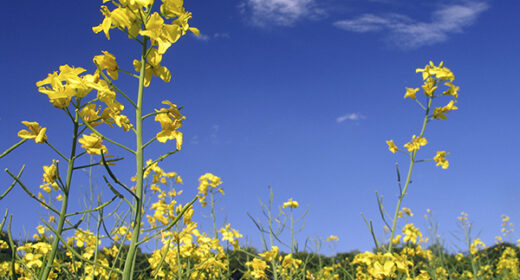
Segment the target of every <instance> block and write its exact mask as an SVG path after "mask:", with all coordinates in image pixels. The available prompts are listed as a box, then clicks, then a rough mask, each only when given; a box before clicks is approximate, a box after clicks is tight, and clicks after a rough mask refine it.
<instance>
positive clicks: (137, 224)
mask: <svg viewBox="0 0 520 280" xmlns="http://www.w3.org/2000/svg"><path fill="white" fill-rule="evenodd" d="M147 42H148V39H147V38H146V37H145V38H144V42H143V43H144V44H143V48H142V54H141V69H140V72H139V89H138V92H137V106H136V110H135V127H136V130H137V133H136V149H135V157H136V173H137V174H136V186H135V200H134V212H135V213H134V218H133V223H134V224H133V229H132V240H131V241H130V247H129V249H128V255H127V257H126V260H125V265H124V268H123V280H131V279H132V278H133V275H132V267H133V266H134V262H135V255H136V252H137V246H138V242H139V233H140V230H141V219H142V215H143V213H142V203H143V201H144V200H143V199H144V198H143V196H144V192H143V179H144V178H143V175H144V174H143V173H144V169H143V119H142V111H143V91H144V74H145V66H146V50H147Z"/></svg>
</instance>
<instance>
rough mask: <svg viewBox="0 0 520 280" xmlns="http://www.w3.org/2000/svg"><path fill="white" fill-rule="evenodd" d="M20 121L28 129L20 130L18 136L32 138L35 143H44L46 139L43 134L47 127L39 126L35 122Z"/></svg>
mask: <svg viewBox="0 0 520 280" xmlns="http://www.w3.org/2000/svg"><path fill="white" fill-rule="evenodd" d="M22 123H23V124H24V125H26V126H27V128H28V129H29V130H25V129H22V130H20V131H19V132H18V137H20V138H22V139H34V142H36V143H45V141H47V135H46V134H45V132H46V131H47V128H45V127H40V125H39V124H38V123H37V122H27V121H23V122H22Z"/></svg>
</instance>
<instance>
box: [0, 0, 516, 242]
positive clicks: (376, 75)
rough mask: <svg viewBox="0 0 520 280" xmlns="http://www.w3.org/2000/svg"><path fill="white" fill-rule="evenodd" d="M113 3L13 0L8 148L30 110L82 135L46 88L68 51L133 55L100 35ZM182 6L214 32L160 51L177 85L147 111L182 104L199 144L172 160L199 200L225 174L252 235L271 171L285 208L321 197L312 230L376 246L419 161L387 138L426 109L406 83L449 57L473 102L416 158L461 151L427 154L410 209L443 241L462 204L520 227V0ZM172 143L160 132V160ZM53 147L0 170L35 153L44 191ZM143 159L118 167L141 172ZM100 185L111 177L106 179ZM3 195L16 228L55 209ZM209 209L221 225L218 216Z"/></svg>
mask: <svg viewBox="0 0 520 280" xmlns="http://www.w3.org/2000/svg"><path fill="white" fill-rule="evenodd" d="M100 3H101V1H50V2H49V1H45V2H41V1H29V2H27V1H24V2H19V1H9V2H7V3H6V4H5V5H4V6H5V7H4V9H5V12H4V14H6V15H7V16H6V17H5V18H4V21H5V23H4V24H3V25H2V27H0V28H1V31H2V34H4V40H3V44H2V45H1V46H0V51H1V53H2V55H1V56H0V60H1V63H2V65H3V66H4V67H2V68H1V69H0V81H1V83H2V85H3V87H2V97H3V101H2V102H1V103H0V118H1V120H0V127H1V128H2V132H3V136H2V140H1V142H0V147H1V148H2V149H4V148H7V147H9V146H10V145H11V144H12V143H15V142H17V141H18V138H17V136H16V133H17V132H18V131H19V130H20V129H22V128H24V127H23V125H22V124H21V123H20V122H21V121H23V120H27V121H38V122H40V123H41V124H42V125H43V126H46V127H48V135H49V139H50V141H52V143H53V144H55V145H56V146H60V145H63V146H64V147H66V146H68V145H70V143H69V141H70V136H69V135H70V134H68V131H69V130H68V129H69V127H68V125H69V124H68V123H67V121H66V119H65V116H64V114H63V113H62V112H61V111H59V110H57V109H55V108H53V107H52V106H51V104H50V103H48V100H47V97H46V96H44V95H43V94H40V93H38V92H37V88H36V86H35V83H36V82H37V81H39V80H42V79H43V78H45V77H46V76H47V73H50V72H53V71H56V70H57V68H58V67H59V65H62V64H69V65H74V66H81V67H85V68H86V69H88V70H89V71H93V70H94V69H93V66H94V65H93V64H92V62H91V61H92V57H93V56H95V55H98V54H100V53H101V50H106V51H109V52H111V53H113V54H114V55H115V56H116V57H117V59H118V62H119V64H120V65H121V66H122V67H123V68H125V69H128V70H131V69H132V68H131V62H132V60H133V59H134V58H136V56H137V55H138V53H139V50H138V46H137V44H135V43H133V42H132V41H129V40H127V39H126V36H124V35H123V34H117V33H116V32H112V33H113V34H114V35H113V36H112V39H111V40H110V41H107V40H106V38H105V37H104V36H103V35H102V34H94V33H92V31H91V27H92V26H95V25H98V24H99V23H100V22H101V20H102V16H101V14H100V13H99V5H100ZM185 6H186V8H187V9H188V10H190V11H191V12H192V13H193V19H192V21H191V25H192V26H195V27H198V28H199V29H200V30H201V32H202V34H201V36H199V37H198V38H196V37H195V36H191V35H190V36H186V37H184V38H183V39H182V40H180V41H179V42H178V43H177V44H175V45H174V46H173V47H172V48H171V49H170V50H169V51H168V53H167V55H166V56H165V58H164V59H163V63H162V64H163V65H166V66H167V67H168V68H170V69H171V71H172V74H173V78H172V82H171V83H169V84H164V83H162V81H160V80H158V79H156V80H153V81H152V86H151V87H150V88H148V89H147V91H146V101H145V102H146V104H145V107H146V109H147V110H148V111H152V110H153V108H157V107H159V104H160V102H161V101H162V100H164V99H169V100H171V101H172V102H173V103H176V104H179V105H182V106H184V109H183V113H184V114H185V115H186V116H187V119H186V121H185V122H184V126H183V127H182V132H183V133H184V136H185V144H184V146H183V149H182V151H181V152H180V153H177V154H176V155H175V156H174V157H173V158H171V159H169V160H168V161H166V162H165V163H164V164H163V165H162V166H163V168H164V169H165V170H172V171H176V172H179V174H181V176H182V177H183V179H184V186H183V187H182V188H183V189H184V190H185V192H186V195H185V199H186V200H188V199H189V197H190V196H191V195H193V194H194V193H195V191H196V187H197V185H198V182H197V179H198V177H199V176H200V175H202V174H204V173H206V172H211V173H214V174H215V175H218V176H220V177H222V179H223V181H224V184H223V188H224V189H225V191H226V196H224V197H223V198H222V200H221V201H220V207H221V208H222V209H223V210H222V212H221V216H220V218H221V219H220V221H219V222H220V223H223V222H224V216H226V217H227V221H229V222H231V223H232V225H233V226H234V227H235V228H238V229H239V230H240V232H241V233H243V234H244V235H247V239H248V240H249V241H250V242H252V243H253V245H256V246H259V244H260V243H259V234H258V232H257V230H256V228H255V227H254V225H253V223H252V222H251V221H250V220H249V218H248V217H247V215H246V211H248V212H250V213H251V214H252V215H254V216H257V217H258V216H259V215H260V214H261V212H260V206H259V204H258V198H261V199H262V200H263V201H266V200H267V195H268V189H267V186H268V185H271V186H272V187H273V189H274V193H275V203H276V204H281V203H282V202H284V201H286V200H287V199H289V198H294V199H295V200H297V201H299V202H300V205H302V206H303V207H302V209H299V210H298V211H299V212H300V213H303V208H304V207H306V206H309V207H310V210H309V214H308V215H307V217H306V221H307V223H306V227H305V229H304V230H303V231H302V232H301V233H299V234H298V235H297V237H298V238H299V240H300V242H302V243H303V241H304V240H305V238H307V237H309V238H318V237H320V238H322V239H324V238H326V237H327V236H329V235H330V234H334V235H337V236H339V238H340V241H339V242H338V244H337V250H338V251H348V250H352V249H359V250H370V249H371V248H372V247H373V244H372V240H371V237H370V234H369V232H368V230H367V228H366V226H365V224H364V222H363V220H362V218H361V215H360V213H361V212H363V213H364V214H365V216H366V217H368V218H371V219H373V220H374V222H375V224H376V227H377V229H378V230H379V231H378V232H379V233H380V234H382V232H383V230H382V225H381V223H380V219H379V214H378V211H377V204H376V200H375V191H376V190H377V191H379V192H380V193H381V194H383V195H384V201H385V205H386V208H387V209H393V208H394V207H395V206H394V205H395V203H396V200H397V192H398V191H397V185H396V182H395V169H394V163H395V161H396V160H398V161H399V162H400V163H401V166H402V167H403V170H402V172H403V173H404V169H405V168H406V166H407V161H406V158H405V157H402V156H398V157H396V156H395V155H393V154H392V153H390V152H389V151H388V150H387V146H386V144H385V141H386V140H389V139H394V140H395V141H396V143H397V144H398V145H400V146H402V144H404V143H406V142H407V141H408V140H409V138H410V137H411V135H412V134H417V133H418V130H419V129H420V125H421V120H422V119H421V118H422V112H421V110H420V108H419V107H418V106H417V105H416V104H415V103H413V102H411V101H410V100H404V99H403V95H404V92H405V87H419V86H420V85H421V83H422V79H421V76H420V75H418V74H416V73H415V69H416V68H418V67H423V66H424V65H425V64H427V63H428V62H429V61H430V60H432V61H434V62H436V63H438V62H440V61H445V64H446V66H447V67H448V68H450V69H451V70H452V71H453V72H454V73H455V77H456V79H455V84H457V85H458V86H460V88H461V90H460V98H459V102H458V103H457V106H458V107H459V110H458V111H455V112H452V113H450V114H449V116H448V120H446V121H434V122H432V123H431V124H430V126H429V127H428V130H427V132H426V135H425V137H426V138H427V139H428V141H429V144H428V146H426V147H425V148H424V149H421V151H420V154H419V156H420V157H423V158H431V157H433V155H434V154H435V151H438V150H447V151H449V152H450V155H449V160H450V168H449V169H447V170H442V169H440V168H438V167H435V166H434V164H432V163H431V162H427V163H422V164H420V165H418V167H417V168H416V172H415V173H414V175H413V181H414V183H413V184H412V185H411V187H410V189H409V195H408V196H407V197H406V198H405V201H404V206H405V207H409V208H411V209H412V210H413V211H414V213H415V214H416V215H415V216H414V217H413V218H411V219H410V222H413V223H414V224H415V225H417V226H419V227H420V228H421V229H423V230H424V231H426V221H425V220H424V219H423V218H422V216H423V215H424V214H425V213H426V209H431V210H432V211H433V213H434V216H435V217H436V220H437V222H438V223H439V226H440V228H439V229H440V233H441V234H442V236H443V238H445V240H446V245H448V246H450V247H452V248H455V246H460V245H461V244H460V243H457V242H455V239H454V238H453V237H452V233H454V234H455V235H457V225H456V222H457V219H456V217H457V216H458V215H459V214H460V212H462V211H465V212H467V213H469V218H470V220H472V221H473V222H474V232H475V233H478V232H479V231H481V233H480V237H481V238H482V239H483V240H484V242H485V243H486V244H493V243H494V237H495V236H496V235H499V234H500V216H501V215H502V214H508V215H510V216H511V220H512V222H513V223H515V222H518V221H519V220H520V214H519V210H520V206H519V205H520V188H519V183H518V182H520V175H519V174H520V173H519V170H520V163H519V161H518V158H517V157H518V155H520V148H519V147H518V145H517V142H518V140H519V136H520V135H519V132H518V129H517V128H518V122H519V121H520V117H519V116H518V114H517V113H516V110H517V104H518V102H519V101H520V98H519V97H518V95H517V94H516V91H518V90H517V82H516V81H517V79H518V77H517V76H518V69H517V65H519V63H520V56H519V55H518V50H519V49H520V48H519V47H520V37H519V33H518V30H516V29H517V28H516V26H520V19H518V17H517V11H518V10H519V8H520V4H519V3H518V2H516V1H477V0H468V1H392V0H372V1H361V0H349V1H339V0H338V1H336V0H325V1H317V0H239V1H238V0H237V1H202V2H201V1H186V3H185ZM116 34H117V35H116ZM120 83H123V85H122V88H124V89H127V90H128V91H129V92H132V90H134V89H135V87H136V84H135V82H134V81H132V80H130V79H121V81H120ZM134 91H135V90H134ZM445 101H446V102H447V100H445ZM442 102H444V101H442ZM440 105H444V104H440ZM149 127H150V128H149V130H148V131H147V135H148V136H150V135H154V134H155V133H156V132H157V130H158V129H159V127H158V125H157V124H155V123H153V122H151V123H150V126H149ZM113 135H114V136H115V137H129V136H128V135H127V136H125V135H120V134H117V133H115V134H113ZM123 141H125V140H123ZM173 145H174V143H172V142H168V144H163V145H159V144H157V145H155V146H154V147H153V148H152V149H150V154H149V156H148V157H150V158H152V157H155V156H157V155H158V154H160V152H161V151H165V150H169V149H171V148H172V147H173ZM109 149H110V151H114V152H113V153H115V154H118V155H122V156H128V155H125V154H124V151H118V150H117V149H116V148H115V147H109ZM53 157H54V155H53V154H52V151H50V150H49V149H48V148H47V147H45V146H43V145H37V144H34V143H26V144H25V145H23V146H22V147H21V148H20V149H19V150H17V151H15V152H13V153H12V154H10V155H9V156H8V157H6V158H3V159H2V160H1V161H0V164H1V166H0V167H1V169H2V170H3V169H4V168H9V169H10V170H17V169H18V168H19V167H20V166H21V164H22V163H23V162H26V163H27V164H28V167H27V171H26V175H25V176H24V181H25V182H26V184H27V185H29V186H31V188H32V189H33V190H37V189H38V186H39V184H40V181H41V166H42V165H48V164H49V163H50V162H51V160H52V158H53ZM132 162H133V161H132V160H129V163H127V164H126V165H125V164H121V165H119V166H118V167H117V168H116V171H117V173H118V174H119V175H120V176H121V177H122V178H126V181H127V182H129V180H128V178H129V177H131V176H133V171H132V170H133V169H132V168H133V167H132ZM0 183H1V186H0V187H1V188H2V189H3V188H5V187H6V186H7V185H8V184H9V183H10V180H9V178H8V176H7V174H5V173H2V174H0ZM74 184H75V186H77V190H76V193H75V194H76V198H74V199H76V200H77V201H76V202H77V203H79V202H80V198H79V197H80V196H81V193H83V192H85V191H86V188H85V187H84V186H86V185H87V182H86V180H85V176H83V175H78V177H77V178H76V179H75V180H74ZM96 184H97V185H98V188H99V189H104V190H105V192H106V191H108V190H107V189H106V187H104V186H103V185H102V181H101V180H97V181H96ZM5 208H9V209H10V211H12V213H13V214H14V228H15V229H16V231H17V232H18V234H19V235H22V234H23V231H22V228H25V229H26V230H27V231H28V232H30V233H32V232H34V230H33V228H34V227H35V226H36V225H37V223H38V219H39V218H40V217H41V215H45V212H44V211H43V210H42V209H41V208H39V207H38V206H37V205H36V203H34V202H33V201H31V200H30V199H29V198H27V197H26V196H25V194H24V193H23V192H22V191H21V189H20V188H18V187H17V188H16V190H15V191H13V192H12V193H10V194H9V196H8V197H7V198H6V199H4V200H3V201H1V204H0V210H2V211H4V209H5ZM198 210H200V212H204V211H206V212H205V213H207V210H208V209H200V208H198ZM200 219H201V226H202V227H203V228H205V229H207V230H209V223H208V221H207V220H204V218H202V217H201V218H200ZM516 239H518V235H516V234H514V235H513V237H512V240H516Z"/></svg>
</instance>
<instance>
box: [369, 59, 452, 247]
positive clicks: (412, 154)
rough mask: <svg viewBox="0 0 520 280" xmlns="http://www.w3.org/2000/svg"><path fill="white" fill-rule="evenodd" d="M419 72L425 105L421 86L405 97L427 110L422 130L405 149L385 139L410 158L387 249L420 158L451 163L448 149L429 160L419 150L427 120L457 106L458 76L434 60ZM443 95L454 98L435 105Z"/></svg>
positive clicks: (443, 115) (391, 147)
mask: <svg viewBox="0 0 520 280" xmlns="http://www.w3.org/2000/svg"><path fill="white" fill-rule="evenodd" d="M416 72H417V73H422V76H423V80H424V84H423V86H422V89H423V91H424V96H425V99H426V102H425V103H426V105H424V104H423V103H421V102H420V101H419V100H418V99H417V96H416V93H417V92H418V91H419V88H407V89H406V93H405V95H404V98H410V99H413V100H415V101H416V102H417V104H418V105H419V107H421V109H422V110H423V111H424V117H423V120H422V126H421V129H420V131H419V134H418V136H416V135H413V136H412V140H411V141H410V142H408V143H406V144H405V145H404V148H406V151H404V150H402V149H399V148H398V147H397V146H396V145H395V143H394V141H393V140H389V141H386V143H387V144H388V149H389V150H390V151H391V152H392V153H396V152H401V153H404V154H406V155H407V156H408V157H409V159H410V161H409V165H408V172H407V174H406V179H405V182H404V186H402V185H401V179H400V172H399V168H398V167H397V174H398V185H399V198H398V200H397V205H396V207H395V210H394V214H393V216H392V217H391V226H390V242H389V245H388V247H387V252H391V251H392V248H393V246H394V243H395V242H394V238H395V236H396V226H397V222H398V219H399V217H400V216H401V215H402V210H401V204H402V202H403V200H404V197H405V196H406V194H407V191H408V188H409V186H410V183H411V182H412V173H413V169H414V166H415V164H416V163H419V162H424V161H435V162H436V165H437V166H441V167H442V168H443V169H446V168H448V166H449V162H448V160H446V155H447V153H446V152H445V151H439V152H437V154H436V155H435V156H434V157H433V159H427V160H418V159H417V153H418V151H419V149H420V148H421V147H422V146H425V145H426V144H428V141H427V140H426V138H425V137H424V135H425V132H426V127H427V125H428V123H429V122H430V121H432V120H446V119H447V116H446V113H448V112H450V111H453V110H457V109H458V108H457V107H456V106H455V105H454V104H455V102H456V101H457V98H458V91H459V87H458V86H455V85H454V84H453V80H454V79H455V76H454V75H453V73H452V72H451V70H450V69H448V68H446V67H444V63H443V62H441V63H440V64H439V66H436V65H435V64H433V62H430V63H429V64H428V65H426V66H425V67H424V68H419V69H417V71H416ZM441 86H446V87H447V89H446V90H445V91H444V92H442V93H438V89H439V87H441ZM441 96H448V97H452V98H453V99H452V100H451V101H450V102H449V103H448V104H447V105H445V106H444V107H433V101H434V100H435V99H438V98H439V97H441ZM432 108H433V111H432ZM396 166H398V165H396ZM381 201H382V199H380V198H379V197H378V202H379V206H380V207H379V209H380V211H381V217H382V218H383V221H384V222H385V224H386V225H389V223H388V222H387V220H386V213H384V208H383V207H382V205H381V204H382V202H381ZM375 240H376V239H375ZM376 244H377V241H376Z"/></svg>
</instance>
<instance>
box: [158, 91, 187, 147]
mask: <svg viewBox="0 0 520 280" xmlns="http://www.w3.org/2000/svg"><path fill="white" fill-rule="evenodd" d="M162 103H163V104H166V105H168V106H170V108H161V109H160V110H155V111H156V113H157V115H156V116H155V121H156V122H159V123H161V129H162V130H161V131H160V132H159V133H157V135H156V137H157V141H159V142H161V143H165V142H166V141H168V140H173V139H175V141H176V142H177V150H180V149H181V146H182V132H180V131H178V129H179V128H181V126H182V121H183V120H184V119H185V118H186V117H184V116H183V115H181V113H180V111H179V109H178V108H177V105H175V104H172V103H171V102H170V101H168V100H165V101H163V102H162Z"/></svg>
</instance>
